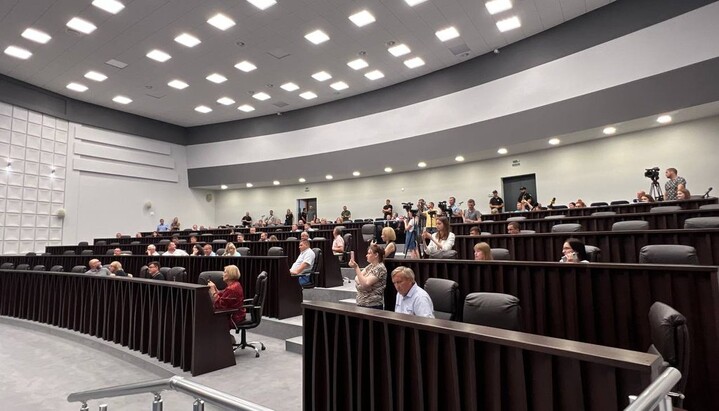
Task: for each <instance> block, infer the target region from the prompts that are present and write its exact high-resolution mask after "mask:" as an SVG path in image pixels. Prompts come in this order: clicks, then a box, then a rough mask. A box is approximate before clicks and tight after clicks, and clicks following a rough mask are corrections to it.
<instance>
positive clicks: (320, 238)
mask: <svg viewBox="0 0 719 411" xmlns="http://www.w3.org/2000/svg"><path fill="white" fill-rule="evenodd" d="M324 240H326V238H324V237H315V238H312V241H324Z"/></svg>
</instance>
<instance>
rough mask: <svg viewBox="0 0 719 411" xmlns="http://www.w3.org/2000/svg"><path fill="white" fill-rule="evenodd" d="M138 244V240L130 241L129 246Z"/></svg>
mask: <svg viewBox="0 0 719 411" xmlns="http://www.w3.org/2000/svg"><path fill="white" fill-rule="evenodd" d="M140 244H142V242H140V241H138V240H135V241H130V245H140Z"/></svg>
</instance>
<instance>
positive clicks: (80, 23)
mask: <svg viewBox="0 0 719 411" xmlns="http://www.w3.org/2000/svg"><path fill="white" fill-rule="evenodd" d="M66 26H67V27H69V28H71V29H73V30H75V31H78V32H80V33H84V34H90V33H92V32H93V31H95V30H96V29H97V27H95V25H94V24H92V23H90V22H89V21H87V20H83V19H80V18H77V17H73V18H72V19H70V21H68V22H67V24H66Z"/></svg>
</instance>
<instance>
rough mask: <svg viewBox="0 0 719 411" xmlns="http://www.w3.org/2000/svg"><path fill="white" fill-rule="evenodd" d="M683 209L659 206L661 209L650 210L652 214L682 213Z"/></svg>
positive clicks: (653, 208)
mask: <svg viewBox="0 0 719 411" xmlns="http://www.w3.org/2000/svg"><path fill="white" fill-rule="evenodd" d="M681 209H682V208H681V207H680V206H659V207H652V208H650V209H649V212H650V213H676V212H677V211H680V210H681Z"/></svg>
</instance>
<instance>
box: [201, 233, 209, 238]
mask: <svg viewBox="0 0 719 411" xmlns="http://www.w3.org/2000/svg"><path fill="white" fill-rule="evenodd" d="M200 237H212V233H202V234H200Z"/></svg>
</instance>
